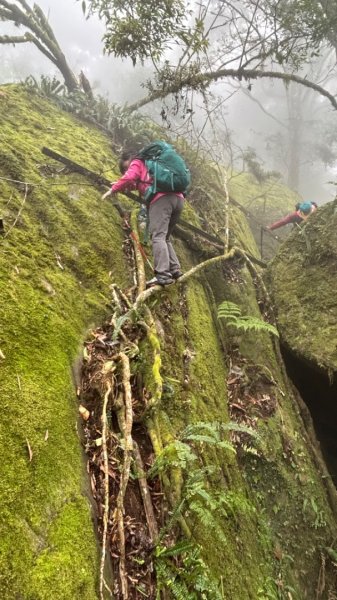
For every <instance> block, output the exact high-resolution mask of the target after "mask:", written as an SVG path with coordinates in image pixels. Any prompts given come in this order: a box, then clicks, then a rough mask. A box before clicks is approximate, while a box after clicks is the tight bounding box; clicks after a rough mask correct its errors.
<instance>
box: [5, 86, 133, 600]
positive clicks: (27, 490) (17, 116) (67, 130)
mask: <svg viewBox="0 0 337 600" xmlns="http://www.w3.org/2000/svg"><path fill="white" fill-rule="evenodd" d="M4 93H5V95H4V96H1V100H0V102H1V103H3V104H4V103H5V104H6V106H3V110H1V114H0V127H1V131H2V136H3V139H4V146H3V148H2V154H1V158H0V176H1V177H7V178H12V179H17V178H18V179H20V180H24V181H28V182H29V183H34V184H37V186H36V187H32V186H30V187H29V190H28V194H27V197H26V200H25V204H24V206H23V208H22V212H21V216H20V217H19V219H18V221H17V223H16V225H15V227H13V228H12V229H10V228H11V225H13V224H14V221H15V219H16V217H17V214H18V211H19V210H20V206H21V205H22V202H23V200H24V198H25V189H24V187H22V186H21V185H20V184H16V183H13V182H9V181H5V180H3V179H2V180H1V179H0V202H1V204H0V212H1V213H2V215H3V217H4V221H5V230H6V232H8V236H7V237H5V238H2V239H0V255H1V261H0V285H1V289H2V293H1V298H0V323H1V325H0V349H1V351H2V353H3V354H4V356H5V359H3V360H1V362H2V364H1V371H2V377H1V412H2V419H1V424H0V440H1V445H2V447H3V448H6V453H5V458H4V461H3V465H2V467H3V468H2V485H1V499H0V504H1V507H2V511H1V517H2V524H1V532H2V533H1V543H0V549H1V558H0V563H1V567H0V568H1V573H2V575H1V579H0V595H1V598H4V599H7V598H8V599H9V598H13V597H14V596H15V597H24V598H27V600H28V599H30V598H31V599H32V600H33V599H34V600H37V599H42V598H47V597H50V590H51V589H53V590H54V592H55V597H57V598H60V599H63V598H64V599H66V598H69V599H70V598H71V599H72V600H74V599H75V598H82V597H84V598H88V599H89V598H90V599H92V598H94V597H95V591H94V590H95V582H96V576H97V549H96V542H95V537H94V531H93V527H92V523H91V517H90V509H89V503H88V501H87V500H85V499H84V497H83V494H84V490H85V487H86V486H85V483H84V475H83V465H82V458H81V451H80V447H79V442H78V438H77V435H76V418H77V415H76V412H77V411H76V404H75V398H74V388H73V386H72V382H71V375H70V371H71V369H70V367H71V364H72V362H73V361H74V359H75V356H76V354H77V352H78V347H79V342H80V340H81V338H82V337H83V335H84V332H85V330H86V328H87V327H88V326H89V325H90V323H92V322H94V321H95V320H97V319H101V318H102V317H103V315H104V314H105V313H106V311H107V307H108V305H109V289H108V285H109V282H110V281H111V279H110V277H109V272H110V271H111V272H112V274H113V279H114V281H116V282H117V283H119V284H120V285H121V286H123V287H126V286H127V285H128V283H129V276H128V272H127V270H126V269H125V264H124V260H123V253H122V243H123V239H124V236H123V231H122V229H121V226H120V218H119V216H118V215H117V212H116V211H115V209H113V208H112V206H111V204H110V203H109V201H105V202H104V203H103V202H102V201H101V199H100V191H99V190H97V189H95V188H94V187H91V186H88V185H87V184H88V181H86V180H85V179H84V178H82V177H79V176H78V175H74V174H67V175H66V174H59V175H58V174H53V173H52V172H51V171H50V168H49V167H48V168H47V167H46V163H48V165H52V164H53V161H50V160H47V159H46V157H44V156H43V155H42V154H41V152H40V150H41V147H42V146H44V145H46V146H50V147H52V148H53V149H54V150H56V151H59V152H61V153H64V154H65V155H67V156H69V157H71V158H73V159H74V160H76V161H78V162H79V163H82V164H84V165H86V166H88V168H91V169H92V170H101V169H102V170H106V169H107V167H108V166H109V165H110V164H111V163H113V160H112V157H111V155H110V151H109V142H108V140H107V139H105V138H104V137H103V136H102V135H101V134H100V133H98V132H97V131H95V130H94V129H93V128H90V127H87V126H83V125H82V124H80V123H78V122H76V120H74V119H72V118H71V117H70V116H68V115H65V114H63V113H61V112H60V111H59V110H58V109H57V108H55V107H53V106H52V105H50V104H49V103H48V102H46V101H43V100H41V99H38V98H37V97H35V96H30V95H28V94H27V92H26V91H24V90H23V89H21V88H18V87H6V88H5V92H4ZM55 166H56V167H57V169H59V168H60V165H56V164H55ZM28 444H29V447H30V449H31V451H32V459H31V461H30V460H29V449H28Z"/></svg>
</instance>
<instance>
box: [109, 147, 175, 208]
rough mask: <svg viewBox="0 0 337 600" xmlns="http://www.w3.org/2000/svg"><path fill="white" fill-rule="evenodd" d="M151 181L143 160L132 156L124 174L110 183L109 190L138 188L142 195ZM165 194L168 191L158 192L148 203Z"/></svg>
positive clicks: (120, 190) (119, 190) (118, 190)
mask: <svg viewBox="0 0 337 600" xmlns="http://www.w3.org/2000/svg"><path fill="white" fill-rule="evenodd" d="M151 183H152V179H151V177H150V176H149V174H148V171H147V168H146V166H145V164H144V162H143V161H142V160H140V159H139V158H134V159H133V160H132V161H131V163H130V166H129V168H128V170H127V171H126V173H124V175H123V176H122V177H121V178H120V179H118V181H116V183H113V184H112V186H111V191H112V193H115V192H123V191H131V190H138V191H139V192H140V194H141V195H142V196H144V194H145V192H146V190H147V188H148V187H149V186H150V185H151ZM172 193H175V195H176V196H178V197H179V198H184V196H183V194H181V193H180V192H172ZM167 194H168V192H158V193H157V194H156V195H155V196H154V197H153V199H152V200H151V202H150V204H153V202H155V201H156V200H158V198H161V196H166V195H167Z"/></svg>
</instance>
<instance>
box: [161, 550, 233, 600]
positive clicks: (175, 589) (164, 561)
mask: <svg viewBox="0 0 337 600" xmlns="http://www.w3.org/2000/svg"><path fill="white" fill-rule="evenodd" d="M155 568H156V573H157V598H158V600H159V599H160V597H161V595H160V594H161V592H162V591H165V590H166V591H169V592H170V594H171V597H172V598H174V600H223V598H224V596H223V594H222V592H221V589H219V587H218V586H217V585H216V584H215V583H214V582H213V581H211V579H210V577H209V572H208V568H207V565H206V564H205V562H204V561H203V559H202V557H201V548H200V546H199V545H198V544H194V543H191V542H186V541H179V542H177V544H175V545H174V546H171V547H166V546H160V545H159V546H157V548H156V558H155Z"/></svg>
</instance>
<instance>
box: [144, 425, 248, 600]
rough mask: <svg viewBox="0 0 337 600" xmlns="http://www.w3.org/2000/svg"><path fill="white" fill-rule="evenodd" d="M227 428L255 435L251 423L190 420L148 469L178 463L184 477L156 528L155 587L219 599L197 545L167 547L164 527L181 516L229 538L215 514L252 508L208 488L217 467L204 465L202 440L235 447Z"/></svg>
mask: <svg viewBox="0 0 337 600" xmlns="http://www.w3.org/2000/svg"><path fill="white" fill-rule="evenodd" d="M231 430H235V431H240V432H244V433H248V434H250V435H251V436H253V437H255V438H257V437H258V436H257V434H256V433H255V432H254V431H253V430H251V429H250V428H248V427H245V426H241V425H238V424H236V423H233V422H229V423H219V422H214V423H212V422H198V423H194V424H191V425H188V426H187V427H186V428H185V429H184V430H183V431H182V432H181V434H180V436H179V438H178V439H176V440H174V441H173V442H172V443H170V444H168V445H167V446H165V448H164V449H163V451H162V452H161V454H160V455H159V456H158V457H157V459H156V460H155V462H154V464H153V466H152V468H151V470H150V473H149V476H150V477H151V476H154V475H158V474H161V473H163V472H165V471H168V470H170V469H176V468H178V469H180V470H181V472H182V475H183V479H184V483H183V486H182V490H181V494H180V499H179V500H178V501H177V503H176V505H175V506H174V507H173V509H172V511H171V513H170V515H169V518H168V520H167V522H166V523H165V525H164V526H163V528H162V529H161V531H160V535H159V544H158V546H157V548H156V557H157V558H156V570H157V577H158V590H159V592H158V593H160V590H161V589H166V590H169V591H170V593H171V595H172V597H173V598H174V599H176V600H180V599H183V600H197V599H199V598H201V599H204V600H213V599H215V600H217V599H219V600H221V599H222V598H223V595H222V593H221V591H220V589H219V587H218V586H217V585H215V584H214V582H213V581H211V580H210V578H209V574H208V570H207V567H206V565H205V563H204V562H203V560H202V559H201V557H200V548H199V546H197V545H196V544H193V543H191V542H186V541H181V542H179V543H178V544H176V545H175V546H173V547H166V546H165V545H164V544H163V540H164V539H165V537H166V535H167V533H168V532H171V531H172V529H173V527H174V525H175V524H176V523H177V522H178V521H179V519H180V518H181V517H183V518H184V519H188V523H189V525H191V527H192V529H193V527H194V526H195V525H197V526H198V527H202V529H204V530H205V531H207V534H208V535H209V536H213V538H214V539H215V540H218V541H220V542H222V543H224V544H225V543H226V542H227V540H226V538H225V535H224V534H223V533H222V531H219V527H218V521H217V520H216V519H214V514H217V515H218V516H220V517H221V518H223V519H226V518H228V517H229V516H230V515H233V514H235V512H237V511H239V512H241V513H242V512H247V511H250V510H252V507H251V506H250V505H249V503H248V501H247V500H246V499H244V498H243V497H242V496H241V495H236V494H234V493H233V492H231V491H226V492H225V491H223V490H221V489H220V490H215V491H214V490H212V486H210V484H209V477H210V476H216V474H217V473H218V467H216V466H215V465H209V466H207V467H205V466H203V465H202V458H201V455H202V452H203V448H204V446H205V445H210V446H214V447H216V448H219V449H222V450H227V451H229V452H235V449H234V447H233V445H232V444H231V443H230V442H229V441H228V440H227V439H225V436H226V434H227V433H228V431H231ZM197 448H198V449H199V452H198V451H197ZM178 558H179V560H178ZM158 598H159V596H158Z"/></svg>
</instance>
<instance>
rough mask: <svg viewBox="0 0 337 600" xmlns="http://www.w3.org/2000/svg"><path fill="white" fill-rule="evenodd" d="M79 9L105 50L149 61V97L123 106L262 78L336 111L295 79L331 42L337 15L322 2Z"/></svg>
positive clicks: (113, 0) (116, 3)
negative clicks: (100, 32)
mask: <svg viewBox="0 0 337 600" xmlns="http://www.w3.org/2000/svg"><path fill="white" fill-rule="evenodd" d="M333 4H336V2H333ZM82 7H83V11H84V12H85V14H86V15H87V16H90V15H91V14H93V13H97V14H98V15H99V16H100V18H102V19H103V20H104V21H105V25H106V32H105V35H104V48H105V51H106V52H107V53H113V54H114V55H116V56H120V57H122V58H127V57H129V58H131V60H132V62H133V64H136V63H137V61H138V62H144V61H145V60H146V59H151V60H152V62H153V63H154V66H155V70H156V71H155V72H156V75H155V78H154V79H153V81H151V82H149V85H148V89H149V92H150V93H149V95H148V96H147V97H146V98H144V99H143V100H142V101H141V102H138V103H136V104H135V105H132V106H131V107H130V109H131V108H132V109H136V108H139V107H140V106H142V105H144V104H146V103H147V102H149V101H152V100H154V99H157V98H162V97H165V96H166V95H168V94H169V93H176V92H177V91H178V90H181V89H184V88H186V89H194V90H199V91H204V90H205V89H206V88H207V87H208V86H209V85H210V83H211V82H212V81H216V80H219V79H224V78H237V79H239V80H241V79H246V80H251V79H256V78H264V77H268V78H278V79H283V80H284V81H285V82H289V81H295V82H297V83H300V84H302V85H305V86H306V87H311V88H313V89H315V90H316V91H318V92H320V93H322V94H323V95H325V96H326V97H328V98H329V100H330V102H331V103H332V104H333V106H334V108H337V102H336V100H335V98H334V96H333V94H331V93H330V92H329V91H328V90H324V89H323V88H322V87H321V85H320V84H319V83H315V82H313V81H310V79H308V78H307V77H306V75H305V76H304V77H300V76H299V75H298V70H299V68H300V67H301V66H302V67H303V65H305V64H306V61H307V60H308V58H310V57H312V56H317V55H318V54H319V52H320V47H321V45H322V44H330V45H333V46H334V44H335V32H337V17H336V16H335V15H333V18H332V19H331V18H330V16H329V15H330V13H331V6H330V4H329V5H328V3H327V2H326V1H322V2H320V1H318V0H317V1H316V0H300V1H299V2H297V1H296V2H294V1H292V0H291V1H290V0H284V1H283V2H279V1H275V0H258V1H255V0H239V1H236V2H232V1H231V0H207V1H206V2H204V3H199V2H191V1H190V0H160V1H159V2H155V1H154V0H153V1H150V2H146V3H144V2H141V1H140V0H139V1H132V0H128V1H126V2H121V1H120V0H87V2H82ZM336 39H337V38H336ZM334 47H336V46H334ZM285 70H286V72H285Z"/></svg>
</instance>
